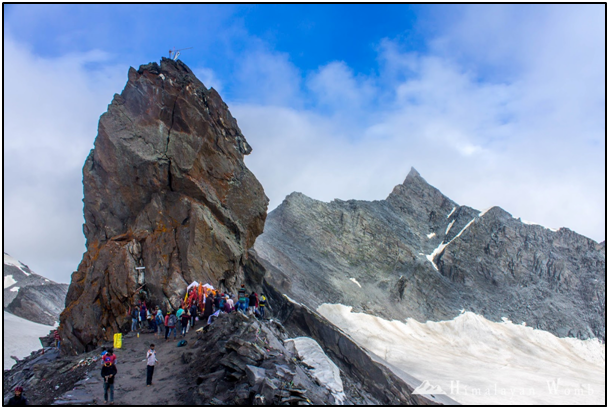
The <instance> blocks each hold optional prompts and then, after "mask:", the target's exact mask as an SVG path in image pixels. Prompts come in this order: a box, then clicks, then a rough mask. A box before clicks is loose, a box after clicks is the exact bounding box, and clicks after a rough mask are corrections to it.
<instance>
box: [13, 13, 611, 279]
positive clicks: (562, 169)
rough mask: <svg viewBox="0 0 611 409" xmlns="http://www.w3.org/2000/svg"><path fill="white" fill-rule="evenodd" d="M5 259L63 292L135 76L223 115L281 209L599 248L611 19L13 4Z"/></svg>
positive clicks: (578, 15) (602, 221)
mask: <svg viewBox="0 0 611 409" xmlns="http://www.w3.org/2000/svg"><path fill="white" fill-rule="evenodd" d="M4 12H5V14H4V57H5V58H4V79H5V88H4V101H5V103H4V118H5V129H4V144H5V145H4V148H5V150H4V167H3V168H4V182H5V185H4V195H5V201H4V215H5V226H4V233H5V240H6V241H5V245H4V250H5V251H7V252H8V253H10V254H11V255H13V256H15V257H17V258H19V259H21V260H22V261H23V262H25V263H26V264H29V265H30V267H31V268H33V269H34V271H38V272H40V273H41V274H45V275H48V276H50V277H51V278H54V279H58V280H60V281H64V282H67V281H68V280H69V274H70V273H71V272H72V271H74V270H75V269H76V267H77V265H78V262H79V261H80V258H81V256H82V253H83V251H84V238H83V235H82V226H81V225H82V221H83V218H82V202H81V199H82V186H81V177H82V175H81V168H82V165H83V163H84V160H85V158H86V156H87V154H88V151H89V149H91V148H92V146H93V141H94V139H95V135H96V128H97V120H98V118H99V116H100V115H101V114H102V113H103V112H104V111H105V110H106V106H107V104H108V103H109V102H110V101H111V99H112V95H113V94H114V93H118V92H120V91H121V90H122V88H123V86H124V85H125V82H126V78H127V70H128V67H129V66H134V67H138V66H139V65H141V64H146V63H148V62H150V61H158V60H159V59H160V57H161V56H167V55H168V50H169V49H170V48H172V47H176V48H182V47H193V48H192V49H190V50H185V51H184V52H183V53H182V55H181V60H183V61H184V62H185V63H186V64H188V65H189V66H190V67H191V68H192V69H193V70H194V72H195V73H196V74H197V75H198V76H199V77H200V79H201V80H202V81H203V82H204V84H206V85H207V86H213V87H214V88H216V89H217V90H218V91H219V92H220V94H221V96H222V97H223V99H224V100H225V101H226V102H227V103H228V105H229V107H230V109H231V112H232V113H233V115H234V116H235V117H236V118H237V120H238V123H239V125H240V127H241V128H242V131H243V133H244V135H245V136H246V138H247V139H248V141H249V143H250V144H251V145H252V146H253V149H254V150H253V153H252V154H251V155H250V156H249V157H247V159H246V163H247V165H248V166H249V167H250V169H251V170H252V171H253V172H254V173H255V175H256V176H257V177H258V178H259V180H260V181H261V182H262V184H263V186H264V188H265V190H266V193H267V195H268V196H269V197H270V200H271V203H270V210H271V209H273V208H274V207H276V206H277V205H278V204H279V203H280V202H281V201H282V200H283V198H284V197H285V196H286V195H287V194H289V193H291V192H292V191H301V192H303V193H305V194H307V195H309V196H312V197H314V198H316V199H319V200H325V201H329V200H333V199H334V198H340V199H352V198H355V199H363V200H376V199H383V198H385V197H386V196H387V195H388V193H389V192H390V191H391V190H392V188H393V186H394V185H396V184H399V183H401V182H402V181H403V179H404V178H405V176H406V175H407V173H408V171H409V169H410V167H412V166H413V167H415V168H416V169H417V170H418V171H419V172H420V173H421V175H422V176H423V177H424V178H425V179H427V180H428V181H429V183H431V184H432V185H434V186H436V187H437V188H439V189H440V190H441V191H442V192H443V193H444V194H446V195H447V196H449V197H450V198H452V199H453V200H455V201H457V202H459V203H461V204H465V205H469V206H472V207H475V208H478V209H485V208H487V207H490V206H493V205H499V206H501V207H503V208H504V209H506V210H507V211H509V212H510V213H512V214H513V215H514V217H522V218H523V219H525V220H529V221H532V222H536V223H540V224H542V225H545V226H549V227H554V228H557V227H561V226H566V227H569V228H571V229H573V230H575V231H577V232H578V233H581V234H584V235H586V236H588V237H591V238H593V239H595V240H597V241H602V240H604V239H605V208H604V201H605V196H604V189H605V166H604V161H605V149H606V144H605V120H604V113H605V111H604V110H605V106H604V104H605V99H604V98H605V88H604V87H605V77H604V75H605V71H604V70H605V60H604V58H605V57H604V55H605V34H606V33H605V26H604V24H605V14H604V13H605V8H604V5H399V4H391V5H269V4H268V5H4Z"/></svg>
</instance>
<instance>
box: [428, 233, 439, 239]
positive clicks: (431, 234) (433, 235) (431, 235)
mask: <svg viewBox="0 0 611 409" xmlns="http://www.w3.org/2000/svg"><path fill="white" fill-rule="evenodd" d="M436 235H437V234H436V233H429V234H427V235H426V237H428V238H429V239H432V238H433V237H435V236H436Z"/></svg>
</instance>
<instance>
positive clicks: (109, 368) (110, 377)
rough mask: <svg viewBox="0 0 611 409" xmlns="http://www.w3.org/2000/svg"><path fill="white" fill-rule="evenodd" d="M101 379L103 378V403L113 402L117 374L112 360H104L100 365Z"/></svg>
mask: <svg viewBox="0 0 611 409" xmlns="http://www.w3.org/2000/svg"><path fill="white" fill-rule="evenodd" d="M101 374H102V379H104V404H107V403H109V401H108V398H109V397H110V404H111V405H112V404H113V401H114V400H115V376H116V375H117V367H116V365H113V363H112V362H104V366H102V373H101ZM109 395H110V396H109Z"/></svg>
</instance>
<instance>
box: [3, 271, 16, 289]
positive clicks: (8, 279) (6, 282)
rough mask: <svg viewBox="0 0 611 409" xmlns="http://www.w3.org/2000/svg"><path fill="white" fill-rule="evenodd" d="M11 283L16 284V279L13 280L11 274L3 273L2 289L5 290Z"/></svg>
mask: <svg viewBox="0 0 611 409" xmlns="http://www.w3.org/2000/svg"><path fill="white" fill-rule="evenodd" d="M13 284H17V281H15V279H14V278H13V275H12V274H8V275H5V276H4V289H5V290H6V289H7V288H9V287H10V286H12V285H13Z"/></svg>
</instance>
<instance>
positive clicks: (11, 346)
mask: <svg viewBox="0 0 611 409" xmlns="http://www.w3.org/2000/svg"><path fill="white" fill-rule="evenodd" d="M53 328H54V327H52V326H48V325H42V324H37V323H35V322H32V321H28V320H25V319H23V318H21V317H17V316H15V315H13V314H11V313H10V312H6V311H4V317H3V328H2V329H3V332H4V369H10V368H11V367H12V366H13V365H14V364H15V360H14V359H12V358H11V355H14V356H16V357H17V358H23V357H26V356H28V355H30V352H32V351H36V350H38V349H40V348H42V346H41V344H40V340H39V339H38V337H42V336H45V335H47V334H48V333H49V331H50V330H52V329H53Z"/></svg>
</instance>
